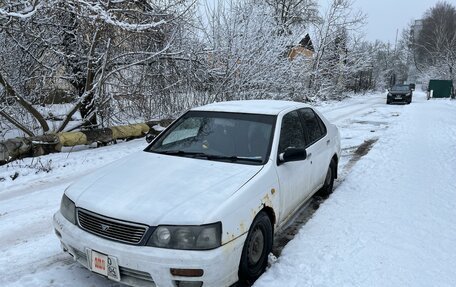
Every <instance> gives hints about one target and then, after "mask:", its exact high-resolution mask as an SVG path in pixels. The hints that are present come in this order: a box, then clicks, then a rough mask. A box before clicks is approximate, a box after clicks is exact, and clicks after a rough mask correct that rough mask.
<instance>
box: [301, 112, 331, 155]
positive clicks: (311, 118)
mask: <svg viewBox="0 0 456 287" xmlns="http://www.w3.org/2000/svg"><path fill="white" fill-rule="evenodd" d="M299 115H300V116H301V121H302V125H303V127H304V131H305V134H306V147H307V146H310V145H311V144H313V143H315V142H316V141H318V140H319V139H321V138H322V137H324V136H325V135H326V126H325V124H324V123H323V121H322V120H321V119H320V117H319V116H318V115H317V114H316V113H315V112H314V111H313V110H312V109H310V108H305V109H300V110H299Z"/></svg>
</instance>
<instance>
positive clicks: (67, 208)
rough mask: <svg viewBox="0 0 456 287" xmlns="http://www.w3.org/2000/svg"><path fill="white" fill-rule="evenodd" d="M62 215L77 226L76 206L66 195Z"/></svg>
mask: <svg viewBox="0 0 456 287" xmlns="http://www.w3.org/2000/svg"><path fill="white" fill-rule="evenodd" d="M60 213H62V215H63V217H65V218H66V219H67V220H68V221H69V222H71V223H73V224H76V206H75V205H74V202H73V201H71V200H70V199H69V198H68V196H66V195H65V193H64V194H63V196H62V202H61V203H60Z"/></svg>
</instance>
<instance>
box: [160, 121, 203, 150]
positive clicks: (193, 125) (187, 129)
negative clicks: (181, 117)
mask: <svg viewBox="0 0 456 287" xmlns="http://www.w3.org/2000/svg"><path fill="white" fill-rule="evenodd" d="M202 120H203V119H202V118H191V119H188V120H187V121H183V122H182V123H181V124H180V125H178V126H177V127H176V129H175V130H174V131H173V132H172V133H170V134H169V136H168V137H167V138H166V139H164V140H163V144H164V145H166V144H170V143H173V142H177V141H181V140H184V139H187V138H191V137H195V136H196V135H197V134H198V130H199V128H200V127H201V125H202Z"/></svg>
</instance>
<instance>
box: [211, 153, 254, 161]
mask: <svg viewBox="0 0 456 287" xmlns="http://www.w3.org/2000/svg"><path fill="white" fill-rule="evenodd" d="M205 156H206V157H207V158H208V159H215V160H229V161H250V162H263V160H262V159H261V158H255V157H244V156H236V155H231V156H227V155H215V154H206V155H205Z"/></svg>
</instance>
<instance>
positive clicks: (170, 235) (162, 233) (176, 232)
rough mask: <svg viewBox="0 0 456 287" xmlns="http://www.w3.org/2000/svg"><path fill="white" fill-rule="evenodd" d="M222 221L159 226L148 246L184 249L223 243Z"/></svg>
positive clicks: (204, 248) (213, 246)
mask: <svg viewBox="0 0 456 287" xmlns="http://www.w3.org/2000/svg"><path fill="white" fill-rule="evenodd" d="M221 238H222V223H221V222H217V223H213V224H208V225H188V226H171V225H160V226H158V227H157V228H156V229H155V231H154V232H153V233H152V235H151V236H150V238H149V241H148V242H147V245H148V246H153V247H160V248H169V249H184V250H208V249H214V248H217V247H219V246H220V245H221V241H222V240H221Z"/></svg>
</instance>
